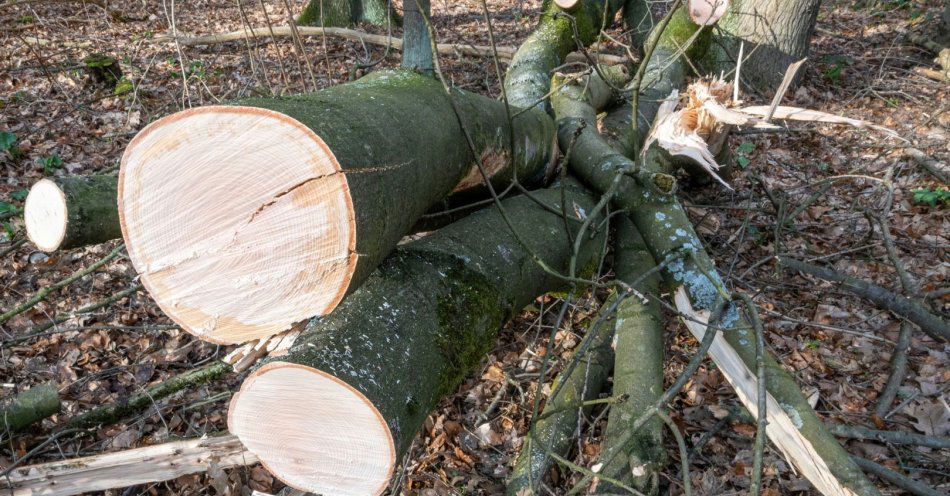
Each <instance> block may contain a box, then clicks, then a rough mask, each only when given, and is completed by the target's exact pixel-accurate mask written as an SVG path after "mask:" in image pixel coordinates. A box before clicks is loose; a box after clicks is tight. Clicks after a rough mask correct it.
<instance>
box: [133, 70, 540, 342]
mask: <svg viewBox="0 0 950 496" xmlns="http://www.w3.org/2000/svg"><path fill="white" fill-rule="evenodd" d="M452 98H453V99H454V101H455V104H456V105H457V106H458V107H459V111H460V117H457V116H456V115H455V111H454V109H453V107H452V104H451V102H450V101H449V96H448V95H447V94H446V92H445V90H444V89H443V87H442V86H441V85H440V84H439V83H438V82H437V81H435V80H434V79H432V78H428V77H424V76H421V75H419V74H416V73H413V72H411V71H392V70H390V71H379V72H374V73H372V74H370V75H368V76H366V77H364V78H362V79H359V80H357V81H354V82H352V83H349V84H344V85H340V86H336V87H333V88H330V89H327V90H324V91H321V92H317V93H312V94H307V95H299V96H293V97H285V98H254V99H248V100H242V101H239V102H235V105H228V106H211V107H201V108H194V109H190V110H185V111H182V112H178V113H176V114H173V115H170V116H168V117H165V118H163V119H160V120H158V121H156V122H154V123H152V124H150V125H149V126H148V127H146V128H145V129H144V130H142V131H141V132H140V133H139V134H138V136H136V137H135V138H134V139H133V140H132V142H131V143H130V144H129V146H128V148H127V149H126V151H125V155H124V156H123V158H122V167H121V170H120V174H119V193H118V196H119V200H118V202H119V213H120V220H121V224H122V232H123V237H124V238H125V240H126V243H127V245H128V250H129V257H130V259H131V260H132V263H133V264H134V266H135V268H136V270H138V272H139V274H140V275H141V278H142V283H143V284H144V285H145V287H146V288H147V289H148V290H149V292H150V293H151V295H152V296H153V297H154V298H155V300H156V301H157V302H158V304H159V305H160V306H161V308H162V310H164V312H165V313H166V314H167V315H168V316H169V317H171V318H172V319H173V320H175V322H177V323H178V324H180V325H181V326H182V327H183V328H184V329H186V330H187V331H189V332H191V333H193V334H195V335H197V336H198V337H200V338H202V339H204V340H207V341H211V342H215V343H241V342H245V341H249V340H251V339H257V338H262V337H267V336H271V335H273V334H276V333H278V332H281V331H284V330H287V329H289V328H290V327H291V326H292V325H293V324H294V323H297V322H300V321H302V320H305V319H307V318H310V317H313V316H316V315H325V314H327V313H329V312H330V311H331V310H333V308H334V307H336V305H337V304H338V303H339V302H340V300H341V299H342V298H343V297H344V295H346V294H347V293H349V292H351V291H352V290H353V289H355V288H356V287H357V286H358V285H359V283H361V282H362V281H363V280H365V279H366V277H367V276H369V274H370V273H371V272H372V271H373V269H375V268H376V266H377V265H378V264H379V262H380V261H381V260H382V259H383V257H385V256H386V254H387V253H389V252H390V251H391V250H392V248H393V247H394V246H396V243H397V242H398V241H399V240H400V238H402V237H403V236H404V235H405V234H406V233H407V232H409V231H410V229H411V228H412V226H413V224H414V223H415V222H416V221H417V220H418V219H419V217H420V216H421V215H422V214H424V213H425V212H426V210H427V209H428V208H429V207H431V206H432V205H434V204H435V203H436V202H438V201H439V200H441V199H442V198H443V197H444V196H445V195H446V194H448V193H449V192H451V191H453V189H455V190H458V189H464V188H465V187H475V186H478V185H479V184H481V176H480V175H479V172H478V171H477V170H476V169H475V157H474V156H473V155H472V152H471V151H470V148H469V146H468V145H467V143H466V138H465V135H464V133H463V130H462V126H461V125H460V123H459V120H460V119H461V120H462V122H463V123H464V126H465V129H466V130H467V131H468V133H470V134H471V138H472V140H473V141H474V145H475V149H476V151H477V153H478V154H479V155H480V158H481V161H482V163H483V164H484V165H485V167H486V169H487V174H489V175H490V176H491V177H492V178H493V180H497V181H499V182H500V181H502V180H504V179H506V178H508V177H510V174H511V172H512V171H511V167H510V164H514V166H516V167H517V168H518V174H519V177H521V178H524V180H525V181H526V182H530V181H536V180H538V179H539V178H541V177H543V176H544V173H545V171H546V168H547V167H548V166H549V165H550V164H551V163H552V161H551V153H552V143H553V140H554V129H553V123H552V122H551V119H550V118H549V117H548V116H547V115H546V114H544V113H543V112H541V111H539V110H535V109H532V110H529V111H528V112H525V113H522V114H520V115H518V116H517V117H515V119H514V129H513V132H514V140H513V143H514V145H515V148H516V149H515V150H509V144H510V143H512V141H511V140H510V135H509V131H510V128H509V120H508V118H507V116H506V113H505V107H504V104H503V103H502V102H499V101H497V100H493V99H490V98H487V97H483V96H480V95H474V94H470V93H466V92H462V91H459V90H453V91H452Z"/></svg>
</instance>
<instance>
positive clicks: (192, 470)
mask: <svg viewBox="0 0 950 496" xmlns="http://www.w3.org/2000/svg"><path fill="white" fill-rule="evenodd" d="M254 463H257V457H256V456H254V455H253V454H252V453H250V452H249V451H246V450H245V449H244V445H242V444H241V442H240V441H239V440H238V439H237V437H235V436H232V435H230V434H228V435H226V436H218V437H208V438H201V439H191V440H188V441H178V442H174V443H166V444H158V445H155V446H148V447H145V448H136V449H131V450H126V451H119V452H115V453H107V454H105V455H95V456H87V457H83V458H75V459H72V460H64V461H61V462H52V463H43V464H39V465H29V466H26V467H20V468H16V469H14V470H13V471H12V472H11V473H10V474H9V477H4V478H0V494H4V495H10V496H28V495H38V494H42V495H44V496H69V495H72V494H80V493H85V492H92V491H103V490H106V489H112V488H116V487H126V486H134V485H136V484H144V483H148V482H157V481H164V480H169V479H174V478H176V477H180V476H182V475H188V474H196V473H201V472H205V471H207V470H209V469H211V468H212V467H217V468H229V467H236V466H241V465H250V464H254Z"/></svg>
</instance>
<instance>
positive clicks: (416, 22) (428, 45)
mask: <svg viewBox="0 0 950 496" xmlns="http://www.w3.org/2000/svg"><path fill="white" fill-rule="evenodd" d="M431 10H432V9H431V8H430V7H429V0H405V1H404V3H403V11H404V12H405V21H404V23H403V31H402V68H403V69H410V70H413V71H419V72H421V73H423V74H425V75H427V76H431V75H432V74H433V73H434V69H433V62H432V41H431V39H430V38H429V26H428V25H427V19H429V15H430V12H431Z"/></svg>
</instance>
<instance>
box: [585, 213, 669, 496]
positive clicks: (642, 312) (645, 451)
mask: <svg viewBox="0 0 950 496" xmlns="http://www.w3.org/2000/svg"><path fill="white" fill-rule="evenodd" d="M615 236H616V237H615V239H614V271H615V273H616V274H617V279H619V280H621V281H623V282H625V283H627V284H632V283H633V282H634V281H636V280H637V279H638V278H640V277H641V276H642V275H643V274H645V273H646V272H647V271H649V270H650V269H652V268H654V267H655V266H656V264H655V263H654V260H653V254H651V253H650V252H649V250H647V248H646V245H645V244H644V242H643V237H642V236H641V235H640V233H639V232H638V231H637V229H636V227H635V226H634V225H633V223H632V222H631V221H630V220H629V219H628V218H627V217H626V216H620V218H619V219H618V220H617V230H616V233H615ZM659 285H660V276H659V273H654V274H651V275H648V276H646V278H644V279H643V280H642V281H641V282H639V283H638V284H636V285H634V286H633V288H634V289H635V290H636V291H638V292H640V293H641V294H642V295H644V296H646V297H647V299H646V300H641V299H640V297H639V296H637V295H634V296H630V297H628V298H626V299H624V300H623V301H621V302H620V304H619V305H618V306H617V314H616V317H615V318H614V319H613V322H612V323H613V326H614V332H615V333H616V337H615V338H614V343H615V345H614V349H615V350H616V351H615V353H616V359H615V361H614V376H613V378H614V379H613V393H612V394H613V396H614V397H615V398H616V397H618V396H621V395H623V396H625V397H626V400H625V401H623V402H621V403H619V404H616V405H612V406H611V407H610V414H609V416H608V417H607V429H606V430H605V431H604V447H603V449H604V450H610V449H611V447H612V446H614V445H616V444H619V440H620V439H621V438H622V434H623V433H624V432H626V431H628V430H629V429H630V427H629V426H630V422H633V421H634V420H636V418H637V417H639V416H640V415H641V414H642V413H643V412H644V411H646V410H647V409H648V408H650V407H651V406H653V405H654V404H656V402H657V401H658V400H659V399H660V396H661V395H662V394H663V348H664V346H663V323H662V321H661V320H660V304H659V302H658V301H657V300H656V298H657V297H658V295H659ZM619 450H620V452H621V453H622V454H621V455H619V456H617V457H616V458H615V459H614V460H613V461H611V462H610V463H606V464H604V466H603V468H601V470H600V472H599V473H600V474H602V475H604V476H607V477H609V478H611V479H616V480H618V481H620V482H622V483H624V484H628V485H630V486H632V487H633V488H634V489H636V490H638V491H640V492H641V493H644V494H648V495H652V494H657V493H658V492H659V489H660V486H659V484H660V470H662V468H663V465H664V463H665V462H666V452H665V451H664V449H663V421H662V420H661V419H660V418H659V417H657V416H653V417H652V418H651V419H650V420H648V421H647V422H646V423H645V424H644V425H643V426H642V427H640V429H638V430H637V431H636V432H635V433H634V434H633V435H632V438H631V441H630V442H629V443H627V444H626V445H625V446H623V447H621V448H619ZM596 492H597V493H598V494H618V493H622V492H623V491H622V490H621V488H619V487H616V486H615V485H613V484H610V483H608V482H605V481H604V480H601V481H600V484H598V485H597V490H596Z"/></svg>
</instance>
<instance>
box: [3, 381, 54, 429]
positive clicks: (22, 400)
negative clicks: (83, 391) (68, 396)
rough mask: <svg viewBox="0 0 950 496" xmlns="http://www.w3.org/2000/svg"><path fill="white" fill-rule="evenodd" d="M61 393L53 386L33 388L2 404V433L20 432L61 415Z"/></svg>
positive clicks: (46, 385)
mask: <svg viewBox="0 0 950 496" xmlns="http://www.w3.org/2000/svg"><path fill="white" fill-rule="evenodd" d="M59 406H60V403H59V392H58V391H57V390H56V387H55V386H53V385H52V384H43V385H40V386H33V387H32V388H30V389H27V390H26V391H23V392H21V393H20V394H17V395H16V396H14V397H13V398H11V399H9V400H8V401H6V403H5V404H0V433H3V432H6V431H7V430H10V431H14V432H16V431H19V430H22V429H24V428H26V427H28V426H29V425H30V424H32V423H34V422H39V421H40V420H43V419H45V418H46V417H49V416H51V415H56V414H57V413H59Z"/></svg>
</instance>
